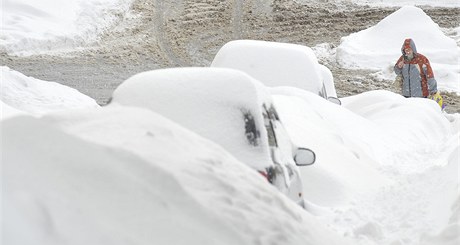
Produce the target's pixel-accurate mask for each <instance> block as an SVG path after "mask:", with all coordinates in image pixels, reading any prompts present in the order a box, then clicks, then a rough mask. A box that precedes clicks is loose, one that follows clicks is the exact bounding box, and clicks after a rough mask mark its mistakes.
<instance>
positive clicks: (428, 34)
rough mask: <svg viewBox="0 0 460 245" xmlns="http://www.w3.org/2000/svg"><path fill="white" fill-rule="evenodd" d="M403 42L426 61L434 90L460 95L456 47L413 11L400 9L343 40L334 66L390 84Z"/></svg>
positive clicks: (420, 12)
mask: <svg viewBox="0 0 460 245" xmlns="http://www.w3.org/2000/svg"><path fill="white" fill-rule="evenodd" d="M406 38H412V40H414V42H415V45H416V47H417V52H418V53H421V54H423V55H425V56H426V57H427V58H428V59H429V60H430V63H431V66H432V68H433V72H434V74H435V78H436V80H437V82H438V89H440V90H444V91H450V92H452V91H455V92H457V93H460V66H459V64H460V47H459V46H458V45H457V43H456V42H455V40H453V39H452V38H449V37H447V36H446V35H444V33H443V32H442V31H441V29H440V28H439V26H438V25H437V24H436V23H434V22H433V20H432V19H431V18H430V17H429V16H428V15H426V14H425V12H423V10H422V9H420V8H417V7H412V6H405V7H402V8H401V9H399V10H398V11H396V12H394V13H392V14H390V15H389V16H387V17H386V18H384V19H383V20H381V21H380V22H379V23H378V24H377V25H375V26H372V27H370V28H368V29H366V30H363V31H360V32H357V33H353V34H351V35H349V36H347V37H343V38H342V40H341V44H340V46H339V47H338V48H337V62H338V63H339V64H340V65H341V66H343V67H346V68H356V69H371V70H375V71H376V72H378V73H377V74H378V75H379V76H381V77H383V78H386V79H391V80H392V79H394V78H395V77H396V75H395V74H394V72H393V66H394V64H395V63H396V61H397V60H398V58H399V57H400V56H401V47H402V44H403V42H404V40H405V39H406Z"/></svg>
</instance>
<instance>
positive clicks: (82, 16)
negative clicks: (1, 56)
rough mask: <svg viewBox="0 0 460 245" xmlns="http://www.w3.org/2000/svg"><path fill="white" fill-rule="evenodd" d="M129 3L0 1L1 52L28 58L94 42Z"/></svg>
mask: <svg viewBox="0 0 460 245" xmlns="http://www.w3.org/2000/svg"><path fill="white" fill-rule="evenodd" d="M132 2H133V1H132V0H67V1H66V2H65V4H58V2H56V1H55V0H40V1H36V0H3V1H2V11H1V14H2V16H1V17H2V33H1V34H0V49H4V50H5V51H6V52H8V53H9V54H15V55H30V54H37V53H50V52H54V51H58V50H65V49H75V48H77V47H79V46H84V45H85V44H87V43H91V42H95V41H97V39H98V36H99V35H100V34H101V33H102V32H103V31H105V30H106V29H107V28H109V27H110V26H111V25H112V24H113V23H114V22H115V21H116V20H117V18H118V17H117V16H120V15H124V14H125V13H126V12H127V11H128V9H129V7H130V5H131V3H132Z"/></svg>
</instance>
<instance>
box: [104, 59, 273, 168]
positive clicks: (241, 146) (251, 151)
mask: <svg viewBox="0 0 460 245" xmlns="http://www.w3.org/2000/svg"><path fill="white" fill-rule="evenodd" d="M112 101H113V102H114V103H119V104H123V105H128V106H137V107H144V108H149V109H151V110H153V111H155V112H157V113H159V114H161V115H163V116H165V117H167V118H169V119H171V120H173V121H175V122H177V123H179V124H181V125H182V126H184V127H186V128H188V129H190V130H192V131H194V132H196V133H198V134H199V135H201V136H203V137H205V138H208V139H210V140H212V141H214V142H216V143H218V144H220V145H221V146H222V147H224V148H225V149H226V150H227V151H229V152H230V153H231V154H233V155H234V156H235V157H236V158H237V159H239V160H240V161H242V162H245V163H246V164H248V165H250V166H251V167H254V168H256V169H264V168H266V167H268V166H270V165H271V164H272V162H271V158H270V152H269V147H268V140H267V133H266V130H265V126H264V120H263V116H262V108H263V105H264V104H265V105H266V106H267V107H269V106H271V105H272V101H271V95H270V93H269V92H268V91H267V89H266V88H265V87H264V86H263V85H262V84H260V82H258V81H257V80H255V79H253V78H252V77H250V76H248V75H247V74H245V73H243V72H241V71H237V70H233V69H224V68H209V67H208V68H204V67H202V68H198V67H196V68H192V67H189V68H171V69H163V70H154V71H148V72H143V73H139V74H137V75H135V76H133V77H131V78H129V79H127V80H126V81H125V82H123V83H122V84H121V85H120V86H119V87H118V88H117V89H116V90H115V91H114V93H113V99H112ZM245 115H251V116H252V119H251V118H249V120H254V125H255V126H256V130H257V139H256V140H255V141H254V142H250V141H249V140H248V138H249V137H250V136H249V135H248V130H250V129H248V128H247V126H246V125H245V120H248V118H247V117H245Z"/></svg>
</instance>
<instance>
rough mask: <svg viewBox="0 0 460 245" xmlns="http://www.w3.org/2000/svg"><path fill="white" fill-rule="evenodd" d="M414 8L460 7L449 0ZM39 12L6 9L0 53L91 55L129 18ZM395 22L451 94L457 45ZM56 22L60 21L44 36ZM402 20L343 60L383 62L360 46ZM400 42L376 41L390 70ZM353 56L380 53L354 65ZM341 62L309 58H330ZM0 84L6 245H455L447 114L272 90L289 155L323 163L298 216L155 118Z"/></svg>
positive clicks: (413, 104) (350, 41)
mask: <svg viewBox="0 0 460 245" xmlns="http://www.w3.org/2000/svg"><path fill="white" fill-rule="evenodd" d="M109 2H110V3H112V4H108V3H109ZM298 2H302V1H298ZM342 2H347V1H342ZM356 2H357V3H364V2H369V3H370V4H380V3H379V2H382V1H356ZM399 2H400V1H393V2H390V1H385V3H386V4H391V5H392V6H394V5H398V6H399ZM412 2H416V3H417V4H428V5H432V6H435V5H440V6H449V7H458V2H457V1H450V0H445V1H412ZM422 2H423V3H422ZM41 3H42V4H41V5H40V6H38V7H37V3H35V2H34V1H28V0H20V1H14V2H13V1H4V2H2V4H3V7H4V8H5V9H8V11H5V12H2V15H3V16H2V17H3V19H4V22H2V36H1V37H0V46H1V48H2V49H4V50H6V51H8V52H19V53H21V54H27V53H29V52H32V53H49V52H60V51H59V50H56V49H54V47H57V48H58V49H67V50H72V49H76V48H77V47H79V46H80V45H79V44H80V43H81V42H83V41H82V40H84V42H86V41H90V42H93V41H97V38H98V33H100V31H101V30H102V29H104V28H107V26H109V25H110V23H111V22H112V21H113V20H114V19H112V17H107V18H105V17H104V18H97V17H98V16H100V15H103V16H113V14H115V15H116V14H117V13H118V14H122V13H124V12H125V11H126V10H127V6H129V4H130V2H129V1H102V0H100V1H96V0H93V1H77V0H75V1H72V2H70V3H71V4H69V5H66V6H64V9H62V8H60V9H61V10H59V11H60V12H56V8H54V6H53V4H52V3H53V2H52V1H43V2H41ZM61 7H62V6H61ZM67 7H68V8H67ZM401 11H403V12H402V13H403V14H410V15H411V16H412V17H414V19H415V20H418V21H422V22H423V23H425V24H427V25H428V26H429V27H430V28H427V29H424V30H421V32H415V33H413V35H415V36H414V37H417V39H416V40H415V41H416V44H418V43H420V46H419V47H418V48H419V51H420V52H421V53H426V54H430V52H431V51H433V50H435V49H436V48H437V47H438V46H439V45H435V44H434V43H433V42H431V43H430V42H425V40H424V38H422V37H423V35H428V36H430V37H432V38H433V39H430V40H441V41H442V42H443V43H444V42H445V45H442V48H443V51H445V54H446V55H445V57H451V56H452V57H451V58H452V59H453V60H452V59H451V58H445V59H446V60H449V59H451V61H449V62H444V61H445V60H444V59H438V57H437V56H436V55H434V53H431V55H427V56H429V58H430V57H432V59H433V61H434V62H433V63H435V65H436V66H437V69H438V70H439V72H440V74H443V73H444V74H447V75H446V77H442V78H443V79H438V81H439V83H440V86H439V87H440V88H441V89H445V90H448V91H457V92H458V91H460V89H459V87H460V86H459V84H458V82H459V81H458V76H459V74H460V70H459V69H458V57H459V56H458V53H459V51H458V42H459V41H458V39H457V40H454V41H453V44H452V41H451V40H452V39H448V38H447V37H446V36H444V34H443V33H442V32H439V28H437V27H436V25H435V24H433V23H432V22H431V19H430V18H427V17H426V15H424V13H423V12H420V11H419V9H417V8H413V7H410V8H403V9H401ZM63 14H65V20H67V21H58V22H57V23H58V24H57V25H50V24H49V23H56V21H55V20H56V19H58V20H63V18H64V17H62V16H63ZM131 17H132V16H131ZM131 17H130V18H131ZM397 17H398V16H397V14H396V13H395V14H394V15H390V16H388V18H387V19H385V20H382V21H381V22H380V23H379V24H378V25H376V26H374V27H371V28H370V29H368V30H365V31H362V32H357V33H355V34H353V35H350V36H348V37H345V38H344V42H343V43H342V44H343V45H341V46H339V48H338V50H341V51H339V52H338V53H342V55H341V54H339V57H338V58H339V59H342V62H343V64H344V65H350V64H352V65H353V66H356V67H358V68H359V67H363V66H364V67H365V66H366V65H368V64H370V62H369V61H370V59H369V55H371V56H372V57H380V56H384V55H388V54H384V53H377V54H378V55H375V52H377V51H378V50H377V51H375V50H374V49H375V47H374V46H373V45H377V44H378V43H376V42H372V41H373V39H371V37H370V34H369V33H372V31H375V30H380V31H382V32H383V33H385V32H387V31H389V30H393V29H394V26H393V25H391V23H392V21H397V20H398V19H397ZM82 18H83V19H85V18H87V19H86V21H83V22H82ZM93 19H97V20H101V21H100V22H94V21H92V20H93ZM29 21H31V22H29ZM76 21H77V22H78V23H80V25H79V28H81V29H79V30H77V29H74V28H73V27H74V26H75V25H73V24H75V23H76ZM27 23H29V24H27ZM30 23H35V24H36V25H35V24H34V25H31V24H30ZM82 23H84V24H82ZM93 23H97V24H96V25H93ZM59 24H63V25H62V26H59ZM45 26H46V27H49V28H51V29H46V28H44V27H45ZM66 26H67V27H69V28H66ZM53 28H54V29H53ZM372 28H373V29H372ZM31 30H33V31H31ZM63 30H66V32H63ZM67 31H68V32H67ZM63 33H64V35H63ZM417 35H420V36H417ZM455 36H456V37H459V35H458V28H457V34H452V37H455ZM385 37H388V36H385ZM396 39H398V40H395V41H394V42H393V41H391V42H390V41H389V40H388V39H385V40H382V41H385V42H383V43H384V44H385V45H392V48H391V49H392V52H393V51H394V54H391V55H395V56H396V57H395V60H396V58H397V56H398V55H399V54H397V52H398V51H399V48H400V47H399V46H400V44H399V42H402V40H399V39H401V37H398V38H396ZM455 43H456V45H455ZM32 44H33V45H32ZM50 44H52V45H50ZM369 44H372V45H369ZM393 45H394V46H395V47H394V48H395V50H393ZM355 46H358V47H365V51H370V50H373V51H374V53H371V54H369V53H357V52H356V49H354V48H353V47H355ZM316 50H321V49H320V48H317V49H316ZM335 52H336V51H335V50H333V51H331V50H328V49H326V50H324V52H322V53H318V52H317V56H318V57H320V58H321V56H322V57H325V58H326V59H330V57H331V56H330V54H331V53H335ZM357 57H358V58H357ZM362 57H364V58H362ZM385 57H387V56H385ZM388 57H389V56H388ZM455 58H457V63H455V62H456V61H455ZM388 59H390V58H385V59H383V58H382V59H373V60H372V61H375V62H376V63H377V66H381V70H379V71H376V72H377V75H376V76H385V75H387V76H389V75H390V73H388V72H387V68H388V66H389V61H388ZM363 61H364V62H363ZM456 64H457V66H456V67H455V65H456ZM372 66H373V68H375V63H373V64H372ZM367 68H369V67H367ZM435 74H436V69H435ZM449 77H450V78H453V80H452V81H453V82H447V81H450V80H448V79H444V78H449ZM440 78H441V77H440ZM456 78H457V81H455V79H456ZM1 79H2V83H1V85H2V89H1V101H2V115H1V118H2V121H1V127H2V128H1V134H2V136H1V137H2V145H1V147H2V168H1V169H2V170H1V171H2V175H1V182H2V186H3V188H2V189H3V192H2V200H3V203H4V205H2V236H3V237H2V242H4V243H5V244H24V243H30V242H32V241H33V242H34V243H36V244H66V243H67V244H81V243H97V244H126V243H128V242H129V243H134V244H149V243H151V242H152V241H155V242H156V243H159V244H203V243H205V244H206V243H210V244H365V245H371V244H372V245H373V244H388V245H399V244H401V245H402V244H414V245H415V244H423V245H428V244H443V245H447V244H449V245H450V244H452V245H454V244H458V243H459V242H460V223H459V215H460V194H459V177H458V176H459V175H460V170H459V162H460V156H459V155H460V148H459V145H460V139H459V138H460V135H459V131H460V115H459V114H447V113H442V112H440V110H439V108H438V107H437V105H436V104H435V103H434V102H432V101H429V100H424V99H404V98H402V97H401V96H399V95H397V94H394V93H391V92H388V91H381V90H379V91H371V92H367V93H362V94H358V95H355V96H350V97H345V98H341V99H342V101H343V105H342V106H337V105H334V104H331V103H329V102H327V101H325V100H323V99H321V98H319V97H317V96H316V95H313V94H310V93H308V92H305V91H299V90H295V89H286V88H285V89H282V88H278V89H273V91H272V93H273V97H274V99H275V103H276V106H277V108H278V110H279V112H280V116H281V118H282V120H283V123H284V125H285V126H286V128H287V130H288V131H289V132H290V134H291V138H292V140H293V141H295V142H296V143H298V144H305V145H308V146H309V147H310V148H312V149H314V150H315V152H316V153H317V156H318V160H317V163H316V164H315V165H313V166H310V167H307V168H302V175H303V178H304V184H305V186H304V189H305V192H306V193H305V194H306V201H307V203H308V205H307V209H306V212H305V211H303V210H301V209H300V208H299V207H297V206H296V205H294V204H293V203H291V202H290V201H289V200H288V199H287V198H285V197H284V196H282V195H280V194H279V193H278V192H277V191H276V190H275V189H274V188H272V187H271V186H269V185H268V184H266V183H265V182H264V181H263V179H262V178H259V177H260V176H258V175H257V174H256V173H254V172H253V171H252V170H251V169H249V168H247V167H246V166H245V165H244V164H242V163H240V162H238V161H237V160H235V159H234V158H233V157H232V156H230V155H229V154H228V153H226V152H225V150H223V149H221V148H220V147H218V146H216V145H215V144H213V143H212V142H209V141H207V140H205V139H202V138H200V137H198V136H196V135H195V134H194V133H191V132H189V131H187V130H185V129H183V128H181V127H179V126H178V125H176V124H175V123H173V122H171V121H169V120H167V119H165V118H163V117H161V116H159V115H157V114H155V113H152V112H150V111H145V110H141V109H136V108H125V107H116V106H107V107H102V108H99V106H97V104H96V103H95V101H94V100H93V99H91V98H89V97H87V96H84V95H82V94H80V93H79V92H77V91H76V90H74V89H70V88H68V87H65V86H61V85H59V84H54V83H48V82H45V81H41V80H38V79H35V78H31V77H27V76H24V75H23V74H21V73H19V72H16V71H13V70H10V69H9V68H7V67H5V66H3V67H1ZM57 82H58V81H57ZM21 115H22V116H21ZM30 115H32V116H33V117H31V116H30ZM25 145H26V146H28V147H27V148H25V147H24V146H25ZM152 149H153V150H152ZM25 152H26V153H27V154H25ZM120 180H122V181H120ZM159 186H161V188H158V187H159ZM210 187H212V188H210ZM178 233H180V234H181V236H177V234H178ZM197 234H198V235H197Z"/></svg>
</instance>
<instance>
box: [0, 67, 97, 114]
mask: <svg viewBox="0 0 460 245" xmlns="http://www.w3.org/2000/svg"><path fill="white" fill-rule="evenodd" d="M0 72H1V76H2V77H1V79H2V83H1V90H0V98H1V101H2V102H3V103H5V104H7V105H8V106H10V107H12V108H14V109H16V110H19V111H24V112H27V113H30V114H32V115H42V114H45V113H48V112H51V111H58V110H67V109H77V108H84V107H98V106H99V105H98V104H97V103H96V101H95V100H94V99H92V98H90V97H88V96H86V95H84V94H82V93H80V92H78V90H76V89H73V88H70V87H67V86H64V85H61V84H59V83H56V82H47V81H43V80H39V79H36V78H33V77H27V76H25V75H24V74H21V73H19V72H17V71H14V70H11V69H10V68H8V67H6V66H2V67H0Z"/></svg>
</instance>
